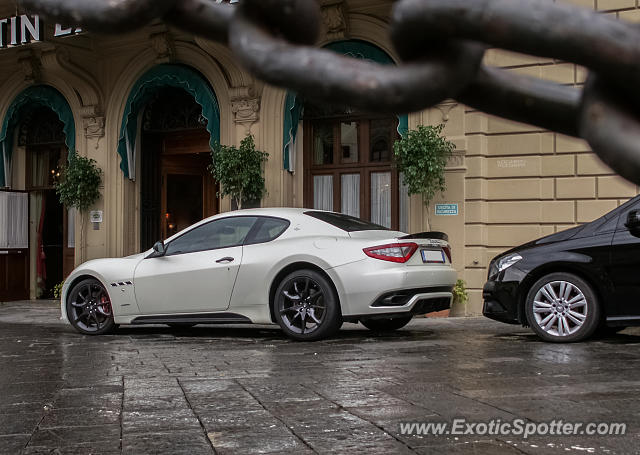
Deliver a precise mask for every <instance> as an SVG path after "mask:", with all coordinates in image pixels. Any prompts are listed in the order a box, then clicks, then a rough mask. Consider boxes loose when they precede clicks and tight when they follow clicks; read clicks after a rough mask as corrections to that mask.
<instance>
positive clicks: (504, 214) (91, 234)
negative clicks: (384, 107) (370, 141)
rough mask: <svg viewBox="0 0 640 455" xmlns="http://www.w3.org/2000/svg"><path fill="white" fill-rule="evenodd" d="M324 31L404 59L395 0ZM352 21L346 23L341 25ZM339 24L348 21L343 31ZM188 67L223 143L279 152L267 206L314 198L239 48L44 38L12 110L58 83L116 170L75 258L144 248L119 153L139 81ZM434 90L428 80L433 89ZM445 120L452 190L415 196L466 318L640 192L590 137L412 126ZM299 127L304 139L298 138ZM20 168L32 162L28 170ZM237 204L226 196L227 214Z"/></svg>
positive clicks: (167, 36)
mask: <svg viewBox="0 0 640 455" xmlns="http://www.w3.org/2000/svg"><path fill="white" fill-rule="evenodd" d="M572 3H576V4H578V5H580V6H584V7H588V8H594V9H597V10H598V11H601V12H602V13H603V14H608V15H611V16H612V17H616V18H620V19H623V20H628V21H634V22H640V10H639V9H638V7H637V5H636V0H584V1H580V0H573V1H572ZM321 4H322V5H323V8H325V12H326V13H327V14H325V18H329V19H331V20H330V21H328V22H327V24H328V25H325V27H324V29H323V32H322V36H321V38H320V40H319V42H318V45H323V44H326V43H328V42H331V41H334V40H339V39H362V40H365V41H369V42H371V43H373V44H375V45H377V46H378V47H380V48H381V49H383V50H384V51H385V52H387V53H388V54H389V55H391V56H392V58H394V59H396V60H398V59H397V55H396V53H395V52H394V49H393V46H392V45H391V43H390V40H389V35H388V22H389V17H390V11H391V6H392V4H393V2H391V1H389V0H348V1H345V2H342V3H341V2H337V1H323V2H321ZM336 17H337V18H342V19H343V21H342V25H340V21H336V20H334V19H335V18H336ZM336 24H338V26H337V27H336ZM165 62H173V63H181V64H185V65H188V66H190V67H192V68H194V69H196V70H197V71H199V72H200V73H201V74H202V75H203V76H204V77H205V78H206V79H207V81H209V83H210V84H211V86H212V87H213V89H214V91H215V93H216V96H217V98H218V104H219V106H220V114H221V125H220V131H221V142H222V143H223V144H236V145H237V144H239V143H240V141H241V140H242V138H244V137H245V135H246V134H249V133H250V134H253V135H254V136H255V139H256V145H257V147H258V148H259V149H261V150H264V151H266V152H268V153H269V160H268V162H267V163H266V165H265V180H266V186H267V194H266V196H265V197H264V200H263V201H262V206H265V207H266V206H297V207H300V206H302V204H303V200H304V194H303V181H302V179H303V174H304V172H303V169H304V163H303V156H302V146H301V144H302V137H301V136H302V135H301V134H299V137H298V141H297V144H296V153H295V158H294V161H295V170H294V172H289V171H287V170H284V169H283V164H282V163H283V150H282V145H283V124H282V122H283V116H284V99H285V95H286V92H285V90H282V89H279V88H275V87H271V86H268V85H265V84H263V83H261V82H260V81H257V80H255V78H253V77H252V76H251V75H249V74H248V73H246V72H245V71H244V70H243V69H242V68H241V66H240V65H239V64H238V62H237V61H236V60H235V58H234V56H233V54H232V53H231V51H230V50H229V49H228V48H226V47H224V46H222V45H220V44H217V43H213V42H209V41H207V40H203V39H200V38H194V37H193V36H191V35H189V34H186V33H184V32H181V31H177V30H174V29H171V28H167V27H166V26H165V25H163V24H161V23H159V22H156V23H153V24H151V25H149V26H147V27H145V28H143V29H141V30H139V31H137V32H135V33H129V34H124V35H118V36H109V37H96V36H92V35H86V36H78V37H72V38H68V40H67V41H63V40H61V41H58V42H55V43H54V44H52V43H34V44H31V45H29V46H23V47H19V48H14V49H5V50H2V51H1V52H0V86H1V87H2V89H1V90H0V116H4V114H5V112H6V109H7V107H8V106H9V104H10V103H11V101H12V100H13V99H14V98H15V96H16V95H17V94H18V93H20V91H21V90H23V89H24V88H26V87H28V86H29V85H32V84H34V83H43V84H49V85H52V86H54V87H55V88H57V89H58V90H59V91H60V92H61V93H62V94H63V95H64V96H65V97H66V98H67V100H68V102H69V104H70V106H71V108H72V110H73V112H74V116H75V122H76V143H77V153H79V154H80V155H83V156H89V157H91V158H93V159H95V160H96V161H97V162H98V164H99V166H100V167H101V168H102V169H103V171H104V185H103V186H104V188H103V189H102V193H103V197H102V198H101V199H100V201H99V202H98V203H97V204H96V206H95V207H94V209H96V210H103V212H104V222H103V223H102V225H101V226H100V229H99V230H93V229H91V227H90V226H89V223H88V222H85V223H84V231H83V234H82V237H83V238H84V242H83V245H82V246H80V242H79V239H80V237H81V235H80V232H79V231H80V225H81V224H80V219H79V218H80V217H78V218H77V220H76V239H77V245H78V247H77V248H76V258H75V259H76V263H80V262H83V261H85V260H88V259H91V258H96V257H104V256H122V255H126V254H131V253H134V252H136V251H137V245H138V244H139V219H140V217H139V213H140V207H139V199H140V198H139V191H140V188H139V181H132V180H129V179H126V178H124V176H123V173H122V171H121V170H120V157H119V156H118V155H117V153H116V147H117V141H118V137H119V134H120V124H121V120H122V114H123V111H124V104H125V101H126V99H127V97H128V95H129V92H130V90H131V87H132V86H133V84H134V83H135V82H136V80H137V79H138V78H139V77H140V76H141V75H142V74H143V73H144V72H145V71H147V70H148V69H150V68H152V67H153V66H154V65H157V64H159V63H165ZM485 63H486V64H487V65H494V66H498V67H501V68H503V69H504V70H505V71H511V72H516V73H519V74H527V75H531V76H535V77H540V78H544V79H549V80H553V81H555V82H558V83H561V84H565V85H567V86H575V87H579V86H581V85H582V84H583V83H584V80H585V75H586V72H585V70H584V69H583V68H580V67H578V66H576V65H573V64H569V63H564V62H558V61H554V60H552V59H542V58H536V57H530V56H524V55H520V54H516V53H512V52H505V51H500V50H489V51H488V52H487V53H486V57H485ZM425 83H428V81H425ZM439 123H444V124H445V134H446V135H447V137H448V138H449V139H451V140H452V141H453V142H454V143H455V144H456V152H455V154H454V156H452V158H451V160H450V162H449V164H448V167H447V171H446V183H447V190H446V192H445V193H444V194H442V195H439V196H437V197H436V199H435V200H434V201H433V202H432V204H431V205H430V207H429V208H426V207H425V206H424V204H423V203H422V201H421V200H420V199H419V198H418V197H416V196H414V197H412V198H411V201H410V214H409V225H410V230H411V231H413V232H420V231H425V230H429V229H431V230H441V231H444V232H446V233H448V235H449V238H450V243H451V244H452V247H453V262H454V266H455V268H456V269H457V270H458V272H459V276H460V277H461V278H463V279H464V280H465V281H466V282H467V287H468V288H469V294H470V301H469V303H468V304H467V305H464V306H456V307H454V308H453V314H455V315H477V314H480V313H481V308H482V301H481V289H482V286H483V283H484V281H485V279H486V270H487V266H488V264H489V261H490V260H491V258H492V257H493V256H495V255H496V254H498V253H500V252H502V251H504V250H506V249H508V248H511V247H513V246H516V245H518V244H520V243H523V242H526V241H529V240H532V239H535V238H537V237H539V236H542V235H545V234H550V233H553V232H556V231H559V230H562V229H565V228H568V227H571V226H573V225H575V224H577V223H583V222H587V221H590V220H592V219H594V218H596V217H598V216H600V215H601V214H603V213H605V212H606V211H609V210H611V209H612V208H614V207H616V206H618V205H619V204H621V203H622V202H624V201H625V200H627V199H628V198H629V197H631V196H634V195H636V194H638V188H637V187H636V186H635V185H631V184H629V183H627V182H625V181H624V180H622V179H621V178H619V177H617V176H616V175H615V174H614V173H613V172H612V171H611V170H610V169H608V168H607V167H606V166H605V165H603V164H602V163H601V162H600V160H599V159H598V158H597V157H596V156H595V155H594V154H593V153H592V152H591V151H590V149H589V147H588V145H587V144H586V143H585V142H584V141H581V140H578V139H573V138H569V137H565V136H562V135H559V134H556V133H552V132H548V131H544V130H540V129H538V128H535V127H532V126H529V125H523V124H519V123H514V122H511V121H507V120H503V119H499V118H496V117H492V116H489V115H486V114H483V113H481V112H477V111H474V110H472V109H469V108H468V107H466V106H464V105H462V104H459V103H457V102H455V101H453V100H447V101H445V102H443V103H440V104H439V105H438V106H435V107H433V108H431V109H427V110H425V111H422V112H417V113H412V114H410V115H409V126H410V128H415V127H416V126H418V125H420V124H433V125H435V124H439ZM300 133H301V131H300ZM21 163H22V164H21ZM13 175H14V179H13V181H14V186H15V187H16V188H20V186H21V185H22V186H24V177H23V175H24V156H23V154H22V155H21V154H20V153H16V155H15V159H14V168H13ZM441 202H442V203H457V204H458V206H459V214H458V215H457V216H436V215H435V213H434V205H435V204H436V203H441ZM230 207H231V204H230V201H229V200H221V201H220V208H221V210H222V211H226V210H229V209H230Z"/></svg>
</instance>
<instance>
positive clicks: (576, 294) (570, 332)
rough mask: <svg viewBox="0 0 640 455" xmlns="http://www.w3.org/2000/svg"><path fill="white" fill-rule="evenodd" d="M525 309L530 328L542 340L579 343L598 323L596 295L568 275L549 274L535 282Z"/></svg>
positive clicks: (592, 331)
mask: <svg viewBox="0 0 640 455" xmlns="http://www.w3.org/2000/svg"><path fill="white" fill-rule="evenodd" d="M525 306H526V308H525V310H526V314H527V320H528V321H529V325H530V326H531V328H532V329H533V330H534V331H535V332H536V334H537V335H538V336H539V337H540V338H542V339H543V340H545V341H553V342H559V343H568V342H573V341H581V340H584V339H585V338H588V337H590V336H591V335H593V333H594V331H595V330H596V329H597V328H598V324H599V323H600V305H599V303H598V299H597V298H596V295H595V292H593V289H592V288H591V286H590V285H589V284H588V283H587V282H586V281H584V280H583V279H581V278H580V277H578V276H575V275H572V274H570V273H551V274H549V275H546V276H544V277H542V278H541V279H539V280H538V281H536V282H535V283H534V284H533V286H531V289H530V290H529V293H528V294H527V300H526V302H525Z"/></svg>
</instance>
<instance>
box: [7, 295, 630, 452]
mask: <svg viewBox="0 0 640 455" xmlns="http://www.w3.org/2000/svg"><path fill="white" fill-rule="evenodd" d="M58 312H59V311H58V307H57V306H56V305H55V304H51V303H27V302H21V303H11V304H2V305H0V359H1V360H0V366H1V368H0V390H1V393H0V409H1V410H2V412H1V413H0V453H2V454H4V453H7V454H13V453H27V454H33V453H56V454H57V453H61V454H66V453H70V454H88V453H96V454H116V453H117V454H120V453H131V454H144V453H172V454H200V453H202V454H211V453H218V454H225V453H229V454H231V453H233V454H244V453H246V454H253V453H274V454H275V453H296V454H304V453H322V454H324V453H331V452H333V453H346V452H351V453H368V454H374V453H381V454H382V453H384V454H387V453H400V454H402V453H419V454H427V453H492V454H503V453H504V454H521V453H532V454H539V453H540V454H542V453H557V454H560V453H563V454H565V453H607V454H611V453H638V451H639V450H640V444H639V443H640V433H639V432H638V429H639V428H640V427H639V423H640V415H639V414H638V412H637V409H639V408H640V406H639V404H640V398H639V397H638V391H639V390H640V377H639V375H638V372H640V368H639V367H640V354H639V353H638V344H639V343H640V328H629V329H626V330H625V331H623V332H621V333H620V334H617V335H613V336H610V337H606V338H599V339H595V340H592V341H590V342H587V343H582V344H571V345H560V344H547V343H543V342H541V341H539V340H538V339H537V338H536V337H535V336H534V335H532V334H531V332H529V330H527V329H524V328H521V327H518V326H507V325H503V324H499V323H496V322H493V321H490V320H487V319H484V318H472V319H459V318H449V319H433V320H428V319H416V320H414V321H412V322H411V323H410V324H409V325H408V326H407V327H406V328H404V329H402V330H400V331H398V332H395V333H391V334H384V335H376V334H373V333H371V332H369V331H367V330H366V329H364V328H363V327H362V326H358V325H354V324H345V325H344V327H343V329H342V330H341V331H340V333H339V335H338V336H337V337H335V338H333V339H329V340H325V341H321V342H316V343H299V342H293V341H290V340H288V339H286V338H285V337H284V336H283V334H282V333H281V332H280V330H278V329H277V328H275V327H265V326H260V327H257V326H233V327H224V326H197V327H194V328H191V329H185V330H179V329H172V328H168V327H164V326H153V327H135V328H133V327H121V328H120V329H119V330H118V331H117V332H116V333H115V334H114V335H109V336H102V337H87V336H83V335H80V334H78V333H76V332H75V331H74V330H73V329H72V328H71V327H70V326H67V325H65V324H63V323H61V322H60V321H59V320H58V319H57V318H58V317H59V314H58ZM456 418H464V419H466V421H467V422H485V423H488V422H489V421H490V420H491V419H500V420H501V421H502V422H509V421H513V420H514V419H524V420H525V421H526V422H534V423H540V422H549V421H551V420H553V419H562V420H563V421H565V422H584V423H586V422H624V423H626V424H627V434H626V435H625V436H584V435H575V436H549V435H546V436H541V435H540V436H531V437H529V438H527V439H526V440H525V439H524V438H523V437H522V436H517V435H490V434H484V435H440V436H435V435H409V434H402V432H401V425H400V424H401V423H407V422H425V423H429V422H434V423H437V422H447V423H451V422H453V420H454V419H456Z"/></svg>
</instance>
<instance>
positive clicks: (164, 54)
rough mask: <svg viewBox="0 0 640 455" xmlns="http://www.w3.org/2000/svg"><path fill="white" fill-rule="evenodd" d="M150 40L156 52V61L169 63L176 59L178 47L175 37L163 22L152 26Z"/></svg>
mask: <svg viewBox="0 0 640 455" xmlns="http://www.w3.org/2000/svg"><path fill="white" fill-rule="evenodd" d="M149 42H150V43H151V47H152V48H153V50H154V51H155V53H156V62H158V63H167V62H171V61H173V60H174V58H175V55H176V49H175V46H174V44H173V37H172V36H171V33H169V31H168V30H167V29H166V27H165V26H164V25H163V24H158V25H154V26H152V29H151V33H150V34H149Z"/></svg>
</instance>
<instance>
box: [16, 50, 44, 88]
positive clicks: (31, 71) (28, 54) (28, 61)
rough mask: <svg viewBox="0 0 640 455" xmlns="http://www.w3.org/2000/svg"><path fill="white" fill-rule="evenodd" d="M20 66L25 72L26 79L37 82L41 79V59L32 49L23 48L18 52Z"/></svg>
mask: <svg viewBox="0 0 640 455" xmlns="http://www.w3.org/2000/svg"><path fill="white" fill-rule="evenodd" d="M18 67H19V68H21V69H22V72H23V73H24V80H25V81H27V82H37V81H38V80H40V61H39V60H38V59H37V58H36V56H35V55H34V53H33V51H32V50H31V49H23V50H20V52H19V53H18Z"/></svg>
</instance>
